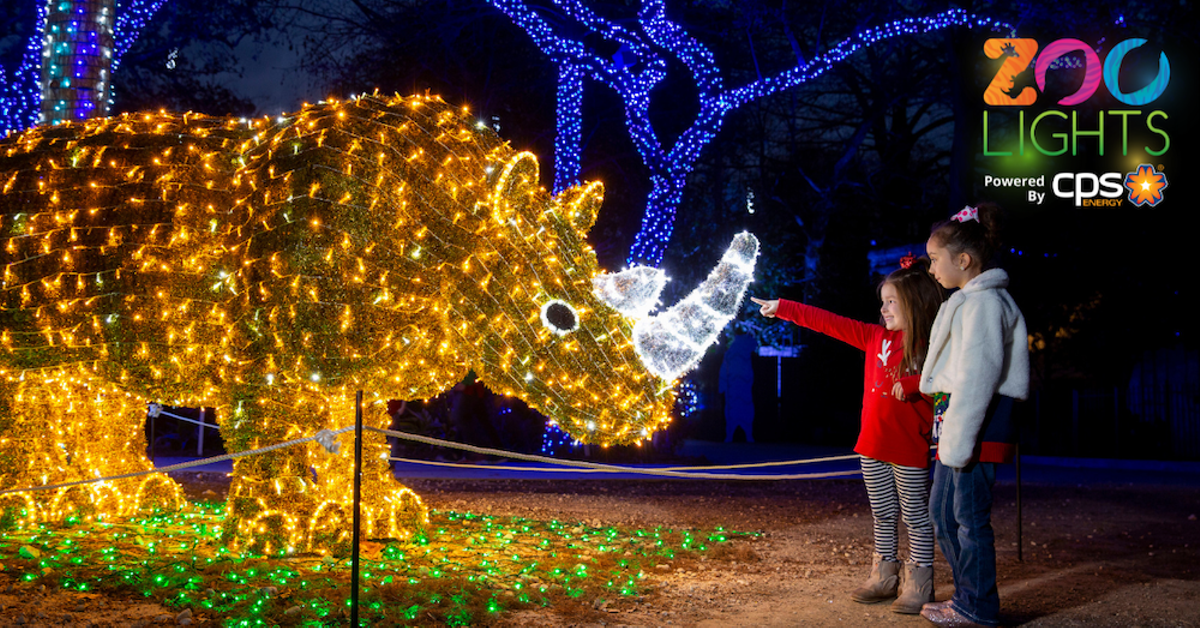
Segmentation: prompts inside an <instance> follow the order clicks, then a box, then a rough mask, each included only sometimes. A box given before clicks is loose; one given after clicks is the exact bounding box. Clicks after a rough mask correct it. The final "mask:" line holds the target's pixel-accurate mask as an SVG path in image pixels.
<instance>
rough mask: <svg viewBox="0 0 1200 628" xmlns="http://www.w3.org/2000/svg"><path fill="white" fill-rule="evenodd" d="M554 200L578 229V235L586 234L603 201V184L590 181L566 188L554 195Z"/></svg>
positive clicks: (594, 221) (593, 222) (594, 222)
mask: <svg viewBox="0 0 1200 628" xmlns="http://www.w3.org/2000/svg"><path fill="white" fill-rule="evenodd" d="M554 202H555V203H557V204H558V206H559V207H560V208H561V211H562V212H563V213H564V214H566V216H567V220H569V221H570V222H571V224H572V225H573V226H574V227H575V229H577V230H578V231H579V235H581V236H582V235H587V232H588V231H591V229H592V225H594V224H596V214H597V213H598V212H599V211H600V204H601V203H603V202H604V184H602V183H600V182H599V181H592V182H590V183H586V184H584V185H576V186H574V187H570V188H567V189H565V190H563V191H562V192H560V193H559V194H558V196H557V197H555V199H554Z"/></svg>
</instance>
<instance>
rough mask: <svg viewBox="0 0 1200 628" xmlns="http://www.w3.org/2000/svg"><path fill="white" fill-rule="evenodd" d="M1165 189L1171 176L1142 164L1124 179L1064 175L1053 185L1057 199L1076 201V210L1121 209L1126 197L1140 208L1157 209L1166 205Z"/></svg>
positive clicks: (1118, 175) (1106, 175)
mask: <svg viewBox="0 0 1200 628" xmlns="http://www.w3.org/2000/svg"><path fill="white" fill-rule="evenodd" d="M1165 189H1167V175H1166V174H1164V173H1162V172H1159V171H1158V169H1157V168H1155V167H1154V166H1152V165H1150V164H1141V165H1139V166H1138V167H1137V170H1134V171H1133V172H1130V173H1127V174H1124V175H1122V174H1121V173H1119V172H1106V173H1104V174H1101V175H1096V174H1094V173H1091V172H1060V173H1058V174H1056V175H1054V179H1053V180H1052V181H1051V183H1050V190H1051V191H1052V192H1054V195H1055V196H1057V197H1058V198H1069V199H1073V200H1074V201H1075V206H1076V207H1104V206H1118V205H1120V204H1121V201H1120V197H1121V196H1124V195H1126V194H1128V199H1129V202H1130V203H1133V204H1134V205H1137V206H1138V207H1141V206H1143V205H1148V206H1150V207H1156V206H1158V204H1159V203H1161V202H1162V200H1163V190H1165Z"/></svg>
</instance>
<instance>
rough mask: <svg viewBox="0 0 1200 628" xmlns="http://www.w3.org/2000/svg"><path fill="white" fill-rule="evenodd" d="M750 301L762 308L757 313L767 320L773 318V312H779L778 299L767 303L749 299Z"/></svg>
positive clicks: (752, 298) (761, 300)
mask: <svg viewBox="0 0 1200 628" xmlns="http://www.w3.org/2000/svg"><path fill="white" fill-rule="evenodd" d="M750 300H751V301H754V302H755V303H757V304H759V305H761V306H762V308H760V309H759V310H758V311H759V313H761V314H762V315H763V316H766V317H767V318H775V312H778V311H779V299H774V300H771V301H767V300H764V299H756V298H754V297H750Z"/></svg>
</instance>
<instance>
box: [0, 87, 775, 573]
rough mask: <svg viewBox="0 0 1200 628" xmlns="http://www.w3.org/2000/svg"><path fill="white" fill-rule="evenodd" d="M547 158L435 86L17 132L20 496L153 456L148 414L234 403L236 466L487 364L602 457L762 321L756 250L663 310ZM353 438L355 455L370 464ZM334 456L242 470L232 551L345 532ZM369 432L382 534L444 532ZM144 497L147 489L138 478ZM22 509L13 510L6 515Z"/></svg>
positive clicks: (314, 543)
mask: <svg viewBox="0 0 1200 628" xmlns="http://www.w3.org/2000/svg"><path fill="white" fill-rule="evenodd" d="M537 182H538V167H537V162H536V159H535V158H534V157H533V156H532V155H531V154H529V153H523V152H517V151H515V150H513V149H512V148H510V147H509V146H508V145H506V144H505V143H503V142H502V141H501V140H500V139H499V138H498V137H497V136H496V135H495V134H494V133H493V132H492V131H490V130H489V129H487V128H484V127H483V126H482V125H477V124H476V123H475V121H474V119H472V117H471V116H470V115H468V113H467V112H466V111H465V110H462V109H456V108H453V107H450V106H448V105H446V104H445V103H443V102H442V101H441V100H440V99H437V98H436V97H429V96H414V97H409V98H400V97H396V98H390V99H385V98H381V97H378V96H364V97H360V98H356V99H352V100H350V101H347V102H328V103H322V104H321V105H318V106H309V107H306V108H305V109H304V110H302V111H301V112H299V113H298V114H295V115H294V116H289V117H286V118H280V119H279V120H277V121H274V122H272V121H269V120H265V119H264V120H257V121H245V120H242V121H237V120H230V119H221V118H209V117H205V116H198V115H174V114H165V113H163V114H146V115H138V116H123V117H120V118H111V119H103V120H95V121H89V122H86V123H83V124H72V125H66V126H60V127H53V128H43V129H35V130H32V131H28V132H26V133H23V134H21V135H17V136H15V137H13V138H10V139H9V140H7V141H6V142H5V143H4V144H0V209H2V212H0V214H2V219H3V222H2V223H0V233H2V234H3V236H2V238H3V250H2V252H0V263H2V264H3V267H4V270H3V278H2V282H3V283H2V291H0V323H2V325H3V327H2V329H0V463H6V464H5V465H4V466H3V467H2V468H0V480H3V485H4V486H7V487H15V486H31V485H49V484H54V483H57V482H63V481H69V480H77V479H85V478H89V477H96V476H99V475H109V474H114V473H125V472H131V471H138V470H143V469H147V468H149V465H148V462H147V461H146V460H145V457H144V456H143V455H142V447H143V444H142V442H143V441H142V437H141V433H140V432H141V425H142V422H143V417H144V416H145V404H146V403H147V402H149V401H162V402H166V403H171V404H174V405H190V406H197V405H208V406H217V407H219V408H221V416H222V417H224V418H223V420H222V426H221V432H222V436H223V438H224V440H225V444H226V448H227V449H228V450H229V451H243V450H248V449H256V448H261V447H265V446H269V445H272V444H275V443H280V442H284V441H287V440H290V439H295V438H299V437H304V436H310V435H312V434H314V433H316V432H317V431H318V430H321V429H327V428H336V427H341V426H344V425H346V424H348V423H349V422H350V421H351V420H352V417H353V414H352V408H353V403H354V402H353V398H354V393H355V391H357V390H364V391H367V394H368V397H367V400H368V401H371V402H374V404H373V405H372V406H371V407H372V408H374V409H375V410H374V411H373V412H369V413H366V416H365V421H366V423H367V425H373V426H375V427H386V426H387V423H388V417H387V415H386V414H385V413H384V412H383V411H382V401H384V400H386V399H388V398H401V399H420V398H427V397H430V396H434V395H436V394H438V393H440V392H442V391H444V390H447V389H448V388H450V387H451V386H453V385H454V384H455V383H456V382H458V381H460V380H461V379H462V378H463V377H464V375H465V374H466V373H467V371H468V370H469V369H473V370H474V371H475V372H476V373H477V374H478V375H479V377H480V378H481V379H482V380H483V381H485V382H486V383H487V384H488V385H489V386H490V387H492V388H493V389H494V390H496V391H497V392H500V393H503V394H506V395H514V396H517V397H519V398H521V399H523V400H524V401H525V402H527V403H528V404H529V405H530V406H531V407H534V408H536V409H538V410H540V411H541V412H542V413H544V414H546V415H547V416H549V417H550V418H551V419H552V420H554V421H556V422H557V423H558V424H559V425H560V426H561V427H562V428H563V429H565V430H566V431H568V432H569V433H571V434H572V435H574V436H576V437H577V438H579V439H580V440H583V441H587V442H598V443H602V444H609V443H614V444H616V443H630V442H634V441H638V440H641V439H644V438H646V437H648V436H649V435H650V434H651V433H652V432H654V431H655V430H657V429H659V428H661V427H663V426H664V425H665V424H666V423H667V422H668V421H669V419H670V416H669V412H670V409H671V406H672V403H673V399H674V397H673V392H672V386H673V384H674V380H675V378H676V377H678V375H680V374H681V373H682V372H684V371H685V370H686V369H688V368H690V367H691V366H693V365H694V364H695V363H696V362H697V361H698V360H699V358H700V357H701V355H702V353H703V351H704V349H705V348H706V347H707V346H708V344H709V343H710V342H711V341H712V340H713V339H715V337H716V335H717V334H718V333H719V331H720V329H721V328H722V327H723V326H724V325H725V323H726V322H727V321H728V320H729V319H730V318H732V316H733V315H734V314H735V313H736V312H737V308H738V307H739V305H740V302H741V299H742V296H743V294H744V292H745V289H746V286H747V284H748V282H749V281H750V280H751V275H752V271H753V264H754V260H755V256H756V255H757V241H756V240H755V239H754V238H753V236H750V235H749V234H742V235H740V236H738V237H737V238H736V239H735V240H734V243H733V245H732V246H731V247H730V248H729V250H728V251H727V252H726V254H725V256H724V258H723V259H722V261H721V262H720V263H719V264H718V266H717V268H716V269H715V270H714V271H713V273H712V274H711V275H710V277H709V278H708V279H707V280H706V281H705V282H704V283H703V284H702V285H701V286H699V287H697V289H696V290H695V291H694V292H693V294H692V295H691V296H689V297H688V298H686V299H684V300H683V301H682V302H680V303H679V304H677V305H676V306H674V307H673V308H671V309H669V310H667V311H665V312H663V313H661V314H659V315H657V316H650V315H649V314H648V312H649V310H650V309H651V308H652V307H653V305H654V304H655V303H656V301H657V299H658V295H659V292H660V291H661V289H662V284H663V281H664V279H663V277H662V273H661V271H658V270H655V269H647V268H634V269H631V270H627V271H624V272H622V273H617V274H603V273H602V272H601V271H600V269H599V267H598V265H597V262H596V256H595V253H594V252H593V251H592V249H591V248H590V247H589V246H588V245H587V243H586V241H585V239H584V238H585V235H586V234H587V232H588V230H589V229H590V228H591V226H592V224H593V222H594V221H595V218H596V212H597V211H598V209H599V206H600V202H601V200H602V187H601V186H600V184H599V183H590V184H586V185H582V186H578V187H575V188H572V189H570V190H567V191H565V192H563V193H561V194H559V195H558V196H557V197H551V196H550V195H549V194H548V193H546V191H545V190H543V189H542V188H540V187H539V186H538V183H537ZM348 449H349V448H342V451H343V452H345V451H347V450H348ZM345 455H346V454H345V453H343V454H341V456H343V457H339V456H335V455H331V454H329V453H327V452H325V451H324V450H323V449H322V448H321V447H320V446H318V445H317V444H316V443H309V444H308V445H305V446H293V447H287V448H280V449H278V450H275V451H272V452H270V453H268V454H264V455H257V456H249V457H245V458H241V459H238V460H237V461H235V464H234V478H233V482H232V484H231V488H230V501H229V513H228V514H229V516H228V517H227V520H226V528H225V531H224V533H225V537H226V538H227V539H228V540H230V541H232V542H233V543H234V544H236V545H239V546H242V547H252V548H254V549H258V550H262V551H287V550H289V549H290V550H295V551H301V550H307V549H322V548H328V547H331V546H334V545H336V544H338V543H342V542H344V541H345V538H346V534H347V532H346V531H347V525H346V523H347V522H348V520H349V514H348V513H349V506H350V504H351V501H350V486H351V482H350V476H351V469H352V465H351V464H350V463H349V462H348V461H347V460H346V459H345V458H344V456H345ZM386 455H387V444H386V442H385V440H384V438H383V437H381V436H377V435H376V436H372V437H371V438H370V439H368V440H367V441H366V442H365V443H364V457H365V458H366V459H367V460H368V462H367V466H366V468H365V469H364V483H365V484H364V492H363V494H364V495H365V496H366V499H365V502H364V519H363V520H364V526H365V531H366V534H367V535H368V536H374V537H393V538H403V537H405V536H407V534H408V533H409V530H411V528H412V527H413V525H414V524H420V523H421V522H422V521H423V520H424V518H425V509H424V507H423V506H422V505H421V502H420V500H419V498H417V496H416V495H415V494H413V493H412V492H411V491H409V490H408V489H406V488H403V487H400V486H399V485H398V484H397V483H396V482H395V481H394V479H392V477H391V476H390V472H389V469H388V468H387V462H386ZM150 478H152V479H135V480H127V481H118V482H116V483H109V484H103V485H96V484H90V485H81V486H79V487H73V488H68V489H59V490H58V491H57V492H55V493H54V494H53V495H52V496H46V497H45V498H43V499H37V498H35V497H33V494H32V493H20V494H9V495H6V496H0V510H3V509H4V508H6V507H7V508H8V509H9V511H10V512H12V511H13V510H14V508H16V509H17V510H20V511H21V512H23V513H24V515H23V516H24V517H25V518H26V519H29V520H35V519H37V520H45V519H53V518H59V517H62V516H66V515H68V514H70V513H72V512H75V513H82V514H84V515H85V516H96V515H102V514H105V513H121V512H129V511H131V510H134V509H137V508H140V507H144V506H145V505H146V504H147V502H154V501H177V500H178V499H179V495H178V487H177V486H176V485H174V483H172V482H170V481H169V480H166V479H163V478H161V477H157V476H150ZM122 482H124V483H125V484H124V485H123V484H122ZM0 514H3V513H0Z"/></svg>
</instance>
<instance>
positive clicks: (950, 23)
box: [490, 0, 1015, 267]
mask: <svg viewBox="0 0 1200 628" xmlns="http://www.w3.org/2000/svg"><path fill="white" fill-rule="evenodd" d="M490 1H491V3H492V4H493V5H494V6H496V7H497V8H499V9H500V10H501V11H503V12H504V13H505V14H506V15H508V16H509V17H510V18H511V19H512V20H513V21H514V22H515V23H516V24H517V25H518V26H520V27H521V28H522V29H524V30H525V31H526V32H527V33H528V34H529V36H530V37H531V38H532V39H533V40H534V43H536V44H537V46H538V47H539V48H540V49H541V50H542V51H543V52H544V53H545V54H546V55H547V56H549V57H550V58H551V60H552V61H554V63H555V64H556V65H558V68H559V73H558V75H559V88H558V96H559V99H558V100H559V103H558V138H557V140H556V142H555V152H556V154H555V166H556V168H555V176H554V188H555V190H556V191H559V190H563V189H566V188H568V187H570V186H572V185H576V184H577V183H578V182H579V178H580V147H581V137H582V134H581V132H580V128H581V120H582V94H583V80H584V78H590V79H592V80H595V81H599V82H600V83H603V84H604V85H607V86H608V87H609V88H611V89H612V90H613V91H615V92H617V94H618V95H620V97H621V99H622V101H623V103H624V109H625V117H626V128H627V129H628V132H629V137H630V139H631V140H632V141H633V144H634V146H635V147H636V148H637V150H638V153H639V154H640V155H641V158H642V162H643V164H645V165H646V167H647V168H648V170H649V172H650V183H651V189H650V192H649V195H648V197H647V199H646V208H645V212H644V213H643V215H642V224H641V228H640V229H639V230H638V233H637V236H636V238H635V241H634V244H633V246H632V248H631V249H630V252H629V256H628V261H629V263H630V265H633V266H637V265H646V266H654V267H657V266H658V265H659V264H661V263H662V257H663V253H664V252H665V250H666V246H667V242H668V241H669V240H670V237H671V233H672V230H673V228H674V221H675V213H676V210H677V208H678V207H679V204H680V202H681V201H682V199H683V190H684V185H685V182H686V178H687V175H688V174H689V173H690V172H691V171H692V168H693V167H694V165H695V163H696V160H697V159H698V158H699V156H700V153H701V151H702V150H703V149H704V147H705V146H707V145H708V144H709V143H710V142H711V141H712V139H713V138H714V137H715V136H716V134H717V132H718V131H720V129H721V126H722V125H723V123H724V121H725V117H726V115H728V114H729V113H730V112H731V111H733V110H735V109H737V108H738V107H741V106H742V105H745V104H747V103H749V102H752V101H754V100H757V99H759V98H763V97H765V96H768V95H771V94H774V93H777V92H779V91H782V90H785V89H789V88H792V87H795V86H797V85H801V84H803V83H805V82H807V81H810V80H812V79H814V78H817V77H818V76H821V75H822V74H824V73H825V71H826V70H828V69H829V68H830V67H832V66H834V65H835V64H837V63H840V62H842V61H844V60H845V59H846V58H848V57H849V56H851V55H853V54H854V53H856V52H858V51H859V50H862V49H863V48H866V47H868V46H871V45H873V44H875V43H877V42H879V41H883V40H886V39H890V38H893V37H898V36H902V35H919V34H923V33H929V32H933V31H937V30H941V29H945V28H950V27H955V26H965V27H970V28H988V29H992V30H1004V31H1007V32H1008V33H1009V34H1010V35H1015V33H1014V29H1013V27H1012V26H1010V25H1008V24H1005V23H1002V22H1000V21H998V20H994V19H991V18H986V17H980V16H976V15H973V14H970V13H967V12H966V11H963V10H962V9H950V10H948V11H944V12H942V13H938V14H935V15H932V16H928V17H922V18H905V19H901V20H896V21H893V22H889V23H887V24H884V25H882V26H879V27H876V28H871V29H867V30H865V31H862V32H859V33H856V34H854V35H852V36H851V37H849V38H847V39H845V40H844V41H842V42H841V43H839V44H837V45H836V46H834V47H833V48H831V49H830V50H829V51H828V52H826V53H825V54H822V55H820V56H817V57H815V58H813V59H811V60H809V61H807V62H805V63H801V64H800V65H797V66H796V67H794V68H791V69H789V70H787V71H785V72H782V73H780V74H778V75H776V76H772V77H767V78H762V79H760V80H758V81H755V82H753V83H751V84H749V85H745V86H742V87H738V88H735V89H727V88H726V87H725V86H724V82H723V80H722V77H721V69H720V68H719V67H718V66H717V63H716V60H715V57H714V56H713V54H712V52H710V51H709V50H708V48H707V47H705V46H704V45H703V44H701V43H700V42H698V41H696V40H695V39H693V38H692V37H691V36H690V35H688V33H687V31H685V30H684V29H683V28H682V27H681V26H680V25H679V24H677V23H675V22H673V21H671V20H670V19H668V18H667V15H666V5H665V2H664V0H643V2H642V4H641V8H640V10H639V12H638V19H637V24H638V26H639V27H640V28H639V29H637V30H634V29H632V28H628V27H626V26H624V25H622V24H617V23H613V22H610V21H608V20H605V19H603V18H601V17H599V16H598V15H596V14H595V13H594V12H592V11H591V10H590V9H589V8H587V7H586V6H584V5H583V4H582V2H580V1H579V0H554V5H555V7H557V9H558V11H559V13H560V14H561V15H565V16H566V18H568V19H570V20H574V21H575V22H576V24H577V25H578V26H580V27H582V28H583V29H586V31H589V32H590V34H591V35H598V36H599V38H600V39H602V40H604V41H605V42H606V43H608V44H612V45H614V46H615V47H617V48H618V50H619V51H618V53H617V54H616V55H613V56H612V57H606V56H604V55H602V54H600V53H599V52H597V51H596V50H595V49H594V48H593V47H591V46H589V45H586V44H585V43H584V42H583V41H582V40H581V39H579V36H580V32H581V31H580V29H579V28H573V29H570V31H571V33H572V34H574V35H575V37H574V38H573V37H568V36H560V35H559V34H557V33H556V32H555V29H554V27H553V26H552V25H551V24H550V23H549V22H547V21H546V20H545V19H543V17H542V14H540V13H539V12H538V11H535V10H534V9H533V8H532V7H530V6H529V5H528V4H527V3H526V2H524V1H522V0H490ZM589 41H591V40H590V39H589ZM669 57H672V58H673V59H674V60H675V61H676V62H678V63H681V64H682V65H683V66H684V67H686V68H687V71H688V72H689V73H690V74H691V75H692V80H693V82H694V83H695V86H696V90H697V96H698V100H699V105H700V107H699V112H698V114H697V116H696V119H695V120H694V121H693V123H692V125H691V126H690V127H689V128H688V129H687V130H686V131H685V132H684V133H683V134H682V135H681V136H680V137H679V138H678V139H677V140H676V142H675V143H674V145H667V144H665V143H664V142H663V141H662V139H661V138H660V137H659V136H658V134H657V133H656V132H655V130H654V128H653V126H652V125H651V123H650V115H649V112H650V90H651V89H653V88H654V87H655V86H656V85H657V84H658V83H659V82H660V81H662V79H664V78H666V74H667V63H668V58H669Z"/></svg>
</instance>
